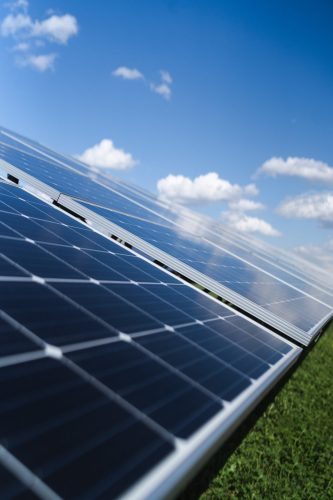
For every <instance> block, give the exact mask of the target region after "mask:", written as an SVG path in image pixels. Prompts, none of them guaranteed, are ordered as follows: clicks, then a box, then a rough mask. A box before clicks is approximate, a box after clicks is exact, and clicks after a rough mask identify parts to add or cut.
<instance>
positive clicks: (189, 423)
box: [67, 342, 222, 438]
mask: <svg viewBox="0 0 333 500" xmlns="http://www.w3.org/2000/svg"><path fill="white" fill-rule="evenodd" d="M67 356H68V357H69V358H70V359H72V360H73V361H74V362H75V363H76V364H78V365H79V366H80V367H82V368H84V369H85V370H86V371H87V372H88V373H90V374H92V375H93V376H94V377H96V378H97V379H98V380H100V381H101V382H103V383H104V384H105V385H106V386H107V387H109V388H110V389H112V390H113V391H115V392H116V393H117V394H119V395H121V396H122V397H124V398H125V399H126V400H127V401H129V402H130V403H131V404H133V405H134V406H136V407H137V408H139V409H140V410H141V411H143V412H144V413H145V414H146V415H149V416H150V417H151V418H153V419H154V420H156V421H157V422H158V423H159V424H160V425H162V426H163V427H164V428H165V429H167V430H168V431H169V432H171V433H173V434H174V435H176V436H178V437H182V438H186V437H188V436H189V435H190V434H192V433H193V432H194V431H195V430H197V429H198V428H199V427H201V425H203V424H204V423H205V422H206V421H207V419H209V418H212V417H213V416H214V414H216V413H217V412H219V411H220V410H221V407H222V405H221V404H218V403H217V402H216V401H214V399H213V398H211V397H209V396H208V395H207V394H205V393H204V392H203V391H202V390H200V389H198V388H195V387H193V385H192V384H191V383H189V382H188V381H186V380H184V378H182V377H181V376H179V375H177V373H175V372H172V371H170V369H168V368H167V367H165V366H163V365H161V364H160V363H159V362H158V361H157V360H155V359H152V358H151V357H149V356H148V355H147V354H145V353H144V352H142V351H141V350H140V349H138V348H137V347H136V345H135V344H134V343H130V344H129V343H127V342H113V343H112V344H108V345H104V346H101V347H96V348H92V349H89V350H87V349H85V350H83V351H76V352H74V353H69V354H67ZM162 387H163V391H161V388H162Z"/></svg>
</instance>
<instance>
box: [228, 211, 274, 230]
mask: <svg viewBox="0 0 333 500" xmlns="http://www.w3.org/2000/svg"><path fill="white" fill-rule="evenodd" d="M221 217H222V219H223V221H224V222H225V223H226V224H227V225H228V226H230V227H232V228H233V229H236V230H237V231H242V232H245V233H261V234H264V235H266V236H281V233H280V232H279V231H278V230H277V229H275V228H274V227H273V226H272V225H271V224H269V223H268V222H266V221H265V220H263V219H259V218H258V217H250V216H249V215H245V214H242V213H240V212H224V213H222V214H221Z"/></svg>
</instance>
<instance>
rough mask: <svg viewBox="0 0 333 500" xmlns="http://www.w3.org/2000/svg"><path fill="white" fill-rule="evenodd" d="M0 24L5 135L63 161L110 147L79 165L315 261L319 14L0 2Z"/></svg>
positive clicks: (328, 167)
mask: <svg viewBox="0 0 333 500" xmlns="http://www.w3.org/2000/svg"><path fill="white" fill-rule="evenodd" d="M8 16H11V19H9V20H8ZM18 16H21V17H20V18H18ZM0 22H1V36H0V75H1V81H0V123H1V124H2V125H3V126H5V127H8V128H10V129H12V130H14V131H17V132H20V133H22V134H24V135H27V136H28V137H31V138H34V139H37V140H39V141H40V142H42V143H44V144H46V145H49V146H50V147H52V148H54V149H57V150H60V151H63V152H66V153H70V154H81V155H82V154H83V153H84V151H86V150H87V149H89V148H92V147H93V146H96V145H99V146H101V145H100V142H101V141H102V140H103V139H108V141H107V142H104V143H103V144H104V146H103V147H99V148H95V149H94V150H91V151H90V152H89V153H86V156H85V158H86V159H87V158H90V159H92V161H95V163H96V161H99V162H102V163H103V162H104V164H108V165H111V166H116V167H117V168H116V169H114V170H112V171H114V173H115V174H116V175H118V176H121V177H123V178H126V179H128V180H130V181H132V182H135V183H137V184H140V185H141V186H143V187H145V188H147V189H148V190H150V191H153V192H155V193H157V183H158V181H159V180H161V179H164V181H163V182H162V183H160V184H159V186H160V192H161V193H162V195H164V196H165V197H169V199H171V200H173V199H175V200H176V201H182V202H184V203H188V204H190V206H194V207H196V208H197V209H199V210H202V211H204V212H205V213H209V214H210V215H212V216H213V217H215V218H219V217H221V213H222V212H223V213H224V215H223V216H222V217H223V220H225V221H226V222H229V223H230V224H232V225H234V227H236V228H239V229H245V230H255V231H257V232H258V235H259V236H263V237H264V238H269V239H270V241H272V242H273V243H275V244H278V245H280V246H285V247H300V246H301V247H302V248H300V249H299V251H301V252H303V254H304V255H306V254H308V255H311V256H313V255H314V254H316V255H317V256H318V258H321V259H322V261H323V262H324V261H325V262H328V260H329V258H330V255H331V254H332V251H333V235H332V228H333V192H332V186H333V168H332V166H333V148H332V133H333V91H332V89H333V65H332V60H333V57H332V56H333V34H332V33H333V32H332V23H333V4H332V3H331V2H328V1H324V0H319V1H309V0H303V1H298V0H293V1H292V2H290V1H284V0H279V1H277V0H276V1H275V0H272V1H270V2H267V1H265V0H238V1H235V0H234V1H226V0H216V1H214V0H170V1H167V0H140V1H137V0H110V1H107V2H106V1H102V0H95V1H94V2H92V1H82V0H81V1H80V0H71V1H70V2H69V1H66V2H65V1H59V0H50V1H48V0H47V1H45V0H43V1H41V0H32V1H30V3H28V2H27V1H26V0H18V2H17V1H16V2H15V1H12V2H11V3H10V0H8V1H5V3H3V4H2V6H1V9H0ZM23 24H24V26H23V27H22V25H23ZM117 70H118V71H117ZM134 70H136V72H134V73H133V71H134ZM161 71H164V73H163V74H161ZM171 80H172V81H171ZM111 141H112V142H111ZM119 150H122V151H119ZM124 153H126V154H127V155H125V154H124ZM87 155H88V156H87ZM103 155H105V158H104V159H101V157H102V156H103ZM288 158H291V159H289V160H287V159H288ZM94 159H95V160H94ZM117 161H118V163H117ZM134 163H135V164H134ZM133 164H134V165H133ZM130 165H132V166H131V168H123V169H120V167H126V166H128V167H129V166H130ZM260 167H261V173H260V174H259V175H257V176H255V177H254V175H255V173H256V172H257V171H258V169H259V168H260ZM210 172H215V173H216V174H217V175H216V176H215V177H206V174H208V173H210ZM169 175H172V176H177V177H168V176H169ZM180 176H181V177H180ZM198 176H203V177H201V178H200V179H199V180H197V181H195V182H194V179H195V178H196V177H198ZM166 178H167V179H166ZM165 179H166V180H165ZM253 183H255V185H256V188H257V189H256V190H254V189H252V190H251V188H246V186H248V185H249V184H253ZM244 198H245V199H247V200H251V201H252V202H256V204H255V205H254V204H253V203H248V202H245V203H244V202H243V201H241V202H240V200H243V199H244ZM286 200H288V201H287V202H286ZM260 204H261V205H264V207H265V208H262V207H261V206H260ZM249 208H252V209H257V210H249ZM265 223H266V225H265ZM268 224H269V226H268ZM262 233H265V234H264V235H263V234H262ZM278 234H279V235H280V236H277V235H278Z"/></svg>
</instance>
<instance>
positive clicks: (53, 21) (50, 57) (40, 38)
mask: <svg viewBox="0 0 333 500" xmlns="http://www.w3.org/2000/svg"><path fill="white" fill-rule="evenodd" d="M28 7H29V4H28V2H27V1H26V0H17V1H16V2H12V3H10V4H7V8H9V9H10V10H11V13H10V14H8V15H7V16H6V17H5V18H4V19H3V20H2V22H0V35H1V36H3V37H7V38H11V39H12V40H13V41H14V46H13V50H14V51H20V52H27V55H26V57H24V58H23V59H17V60H16V61H17V63H18V65H19V66H29V67H32V68H35V69H38V70H39V71H45V70H46V69H50V68H53V64H54V61H55V59H56V57H57V54H54V53H52V54H51V53H49V54H35V53H32V52H31V51H30V49H31V47H32V45H34V46H35V48H36V47H40V46H44V45H45V44H46V43H56V44H58V45H66V44H67V42H68V40H69V39H70V38H71V37H73V36H75V35H77V33H78V31H79V26H78V22H77V19H76V18H75V17H74V16H72V15H71V14H64V15H55V14H52V15H49V16H48V17H47V18H46V19H43V20H39V19H35V20H33V19H32V18H31V17H30V15H29V14H28ZM32 39H33V40H34V44H31V43H30V41H31V40H32ZM28 52H29V53H28Z"/></svg>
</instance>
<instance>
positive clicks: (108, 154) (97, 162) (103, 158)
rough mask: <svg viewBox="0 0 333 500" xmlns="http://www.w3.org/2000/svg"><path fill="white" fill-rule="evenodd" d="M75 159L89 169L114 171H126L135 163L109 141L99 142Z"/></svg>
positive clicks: (128, 154)
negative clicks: (85, 164)
mask: <svg viewBox="0 0 333 500" xmlns="http://www.w3.org/2000/svg"><path fill="white" fill-rule="evenodd" d="M77 158H78V159H79V160H81V161H83V162H84V163H87V164H88V165H90V166H91V167H97V168H113V169H116V170H126V169H128V168H130V167H133V166H134V165H135V164H136V163H137V162H136V161H135V160H134V158H133V157H132V155H131V154H130V153H126V152H125V151H124V150H123V149H118V148H116V147H115V146H114V144H113V142H112V141H111V139H103V140H101V142H99V143H98V144H95V146H92V147H91V148H88V149H86V150H85V151H84V152H83V153H82V154H81V155H79V156H77Z"/></svg>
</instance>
